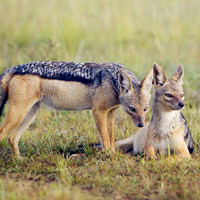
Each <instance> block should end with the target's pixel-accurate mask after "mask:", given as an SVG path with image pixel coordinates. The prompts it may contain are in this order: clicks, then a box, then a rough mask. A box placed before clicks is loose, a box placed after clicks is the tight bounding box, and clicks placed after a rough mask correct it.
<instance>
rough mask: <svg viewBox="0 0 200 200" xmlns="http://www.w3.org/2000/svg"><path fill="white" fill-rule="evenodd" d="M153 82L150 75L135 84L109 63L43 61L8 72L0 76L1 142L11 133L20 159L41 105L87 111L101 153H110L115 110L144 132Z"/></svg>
mask: <svg viewBox="0 0 200 200" xmlns="http://www.w3.org/2000/svg"><path fill="white" fill-rule="evenodd" d="M152 79H153V73H152V71H151V72H150V73H149V74H148V75H147V76H146V77H145V78H144V79H143V80H142V81H140V80H139V79H138V78H137V77H136V76H135V74H133V73H132V72H130V71H128V70H127V69H126V68H124V67H123V66H122V65H119V64H114V63H104V64H96V63H73V62H70V63H67V62H56V61H44V62H32V63H28V64H24V65H19V66H16V67H12V68H9V69H7V70H6V71H5V72H4V73H3V74H2V75H1V76H0V112H1V113H2V110H3V107H4V104H5V102H6V101H7V100H8V105H9V109H8V113H7V116H6V118H5V120H4V122H3V124H2V125H1V128H0V141H1V140H2V139H3V138H4V137H5V136H6V135H8V134H9V133H10V137H9V142H10V145H11V147H12V149H13V152H14V155H15V156H19V155H20V152H19V148H18V141H19V139H20V137H21V135H22V133H23V132H24V130H25V129H26V128H27V127H28V126H29V125H30V124H31V122H32V121H33V119H34V118H35V116H36V114H37V112H38V110H39V108H40V104H41V103H45V104H47V105H48V106H49V107H51V108H53V109H57V110H74V111H78V110H88V109H92V113H93V116H94V120H95V122H96V126H97V129H98V131H99V133H100V135H101V139H102V143H103V148H104V150H105V151H106V150H108V149H110V150H111V151H112V152H115V144H114V141H115V140H114V115H115V110H116V109H117V108H118V107H119V105H120V104H121V105H122V107H123V109H124V110H125V111H126V112H127V113H128V114H129V115H130V116H131V118H132V120H133V121H134V123H135V125H136V126H138V127H143V126H144V123H145V122H144V121H145V114H146V113H147V110H148V107H149V101H150V97H151V95H150V91H151V87H152Z"/></svg>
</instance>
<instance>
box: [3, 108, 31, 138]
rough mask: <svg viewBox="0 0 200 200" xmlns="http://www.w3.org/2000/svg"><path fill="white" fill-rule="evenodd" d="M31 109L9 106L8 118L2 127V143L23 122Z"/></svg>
mask: <svg viewBox="0 0 200 200" xmlns="http://www.w3.org/2000/svg"><path fill="white" fill-rule="evenodd" d="M28 110H29V109H23V108H22V107H19V106H17V105H9V109H8V113H7V116H6V118H5V120H4V122H3V124H2V126H1V127H0V141H2V140H3V138H4V137H5V136H7V135H8V134H9V133H10V131H11V130H12V129H14V128H17V126H18V125H19V124H20V123H21V122H22V120H23V118H24V117H25V116H26V114H27V112H28Z"/></svg>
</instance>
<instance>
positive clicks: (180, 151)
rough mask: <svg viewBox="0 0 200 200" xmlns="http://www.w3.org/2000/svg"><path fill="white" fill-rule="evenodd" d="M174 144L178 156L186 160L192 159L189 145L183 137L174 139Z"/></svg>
mask: <svg viewBox="0 0 200 200" xmlns="http://www.w3.org/2000/svg"><path fill="white" fill-rule="evenodd" d="M172 144H173V147H174V150H175V152H176V153H177V155H178V156H180V157H184V158H191V155H190V153H189V151H188V148H187V145H186V143H185V141H184V139H183V137H182V136H175V137H174V138H173V139H172Z"/></svg>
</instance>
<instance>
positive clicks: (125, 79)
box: [118, 70, 131, 93]
mask: <svg viewBox="0 0 200 200" xmlns="http://www.w3.org/2000/svg"><path fill="white" fill-rule="evenodd" d="M118 80H119V85H120V93H121V92H124V93H127V92H128V91H129V90H130V89H131V80H130V78H129V76H128V74H127V73H126V72H125V71H124V70H121V71H120V72H119V78H118Z"/></svg>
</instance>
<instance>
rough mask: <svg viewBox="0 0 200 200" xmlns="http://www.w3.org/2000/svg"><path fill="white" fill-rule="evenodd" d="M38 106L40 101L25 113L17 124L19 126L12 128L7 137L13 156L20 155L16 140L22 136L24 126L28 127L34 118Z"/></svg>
mask: <svg viewBox="0 0 200 200" xmlns="http://www.w3.org/2000/svg"><path fill="white" fill-rule="evenodd" d="M39 108H40V102H38V103H36V104H35V105H33V107H32V108H31V109H30V111H29V112H28V113H27V115H26V116H25V118H24V119H23V121H22V122H21V123H20V124H19V126H18V127H17V128H16V129H15V130H14V132H13V133H12V134H11V135H10V137H9V142H10V145H11V147H12V150H13V154H14V156H15V157H19V156H20V152H19V147H18V142H19V140H20V137H21V136H22V133H23V132H24V131H25V130H26V128H28V127H29V125H30V124H31V123H32V121H33V120H34V119H35V117H36V114H37V113H38V110H39Z"/></svg>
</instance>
